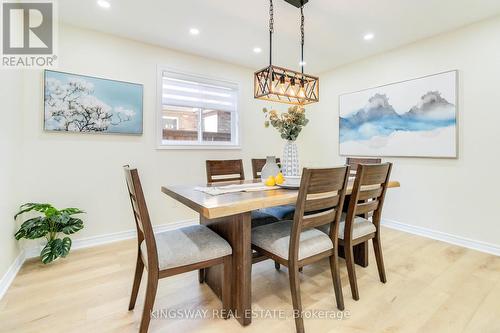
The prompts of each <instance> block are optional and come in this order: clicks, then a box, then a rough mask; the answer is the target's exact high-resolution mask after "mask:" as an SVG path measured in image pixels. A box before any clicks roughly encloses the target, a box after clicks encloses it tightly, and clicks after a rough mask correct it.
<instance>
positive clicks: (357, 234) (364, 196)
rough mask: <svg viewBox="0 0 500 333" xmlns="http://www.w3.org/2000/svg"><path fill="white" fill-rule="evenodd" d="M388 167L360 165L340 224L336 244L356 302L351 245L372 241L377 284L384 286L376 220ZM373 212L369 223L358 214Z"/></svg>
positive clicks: (383, 196) (378, 216)
mask: <svg viewBox="0 0 500 333" xmlns="http://www.w3.org/2000/svg"><path fill="white" fill-rule="evenodd" d="M391 169H392V164H391V163H384V164H373V165H368V164H360V165H359V166H358V172H357V174H356V179H355V180H354V185H353V189H352V193H351V197H350V199H349V208H348V210H347V215H346V217H345V221H343V222H341V223H340V234H339V243H340V244H341V245H343V246H344V252H345V259H346V265H347V272H348V273H349V284H350V285H351V293H352V298H353V299H355V300H359V291H358V283H357V280H356V271H355V264H354V250H353V249H354V246H356V245H358V244H361V243H364V242H366V241H367V240H370V239H371V240H372V241H373V249H374V251H375V259H376V261H377V268H378V274H379V277H380V281H381V282H382V283H386V281H387V278H386V275H385V268H384V259H383V256H382V245H381V241H380V220H381V216H382V207H383V206H384V199H385V193H386V191H387V186H388V183H389V177H390V175H391ZM370 212H373V217H372V221H370V220H368V219H366V218H363V217H360V216H359V215H362V214H366V213H370Z"/></svg>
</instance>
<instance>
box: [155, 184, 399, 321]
mask: <svg viewBox="0 0 500 333" xmlns="http://www.w3.org/2000/svg"><path fill="white" fill-rule="evenodd" d="M255 182H258V181H256V180H246V181H236V182H226V183H217V184H215V185H212V186H218V187H219V186H223V185H229V184H248V183H255ZM352 185H353V181H352V180H351V181H349V185H348V189H347V194H348V195H350V194H351V191H352ZM399 186H400V184H399V182H397V181H390V182H389V185H388V187H389V188H394V187H399ZM196 188H197V186H162V188H161V190H162V192H163V193H165V194H166V195H168V196H170V197H172V198H174V199H175V200H177V201H179V202H181V203H183V204H184V205H186V206H188V207H189V208H191V209H193V210H194V211H196V212H197V213H199V215H200V224H203V225H206V226H208V227H209V228H210V229H212V230H213V231H215V232H216V233H217V234H219V235H220V236H222V237H223V238H224V239H226V240H227V241H228V242H229V244H230V245H231V246H232V248H233V260H232V263H233V267H232V268H233V270H232V280H231V288H232V291H231V312H232V315H233V316H234V317H235V318H236V319H237V320H238V321H239V322H240V324H241V325H243V326H246V325H249V324H250V323H251V319H252V313H251V309H252V296H251V290H252V288H251V269H252V249H251V235H252V233H251V212H252V211H254V210H257V209H261V208H269V207H274V206H281V205H289V204H295V203H296V201H297V195H298V190H289V189H273V190H266V191H249V192H235V193H226V194H221V195H211V194H207V193H205V192H202V191H200V190H199V189H196ZM342 250H343V249H339V253H340V254H342V253H343V251H342ZM354 255H355V261H356V263H357V264H359V265H361V266H364V267H366V266H367V265H368V244H367V242H366V243H362V244H360V245H358V246H357V247H356V248H355V249H354ZM205 282H206V283H207V284H208V285H209V286H210V287H211V288H212V290H213V291H214V292H215V293H216V294H217V295H218V297H219V298H221V291H222V289H221V286H222V269H221V267H219V266H215V267H212V268H210V269H207V270H206V272H205Z"/></svg>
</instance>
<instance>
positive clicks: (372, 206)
mask: <svg viewBox="0 0 500 333" xmlns="http://www.w3.org/2000/svg"><path fill="white" fill-rule="evenodd" d="M379 204H380V202H379V201H378V200H372V201H367V202H361V203H358V205H357V206H356V215H360V214H366V213H370V212H374V211H376V210H377V208H378V205H379Z"/></svg>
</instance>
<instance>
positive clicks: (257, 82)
mask: <svg viewBox="0 0 500 333" xmlns="http://www.w3.org/2000/svg"><path fill="white" fill-rule="evenodd" d="M285 1H286V2H288V3H290V4H291V5H293V6H295V7H297V8H300V35H301V57H300V58H301V61H300V66H301V71H300V72H297V71H294V70H291V69H287V68H284V67H278V66H274V65H273V62H272V60H273V59H272V50H273V48H272V47H273V33H274V9H273V0H270V6H269V66H268V67H266V68H263V69H261V70H259V71H257V72H255V74H254V98H258V99H263V100H267V101H274V102H280V103H287V104H295V105H305V104H310V103H316V102H319V78H318V77H315V76H312V75H309V74H305V73H304V64H305V62H304V39H305V38H304V5H305V4H306V3H307V2H308V0H285Z"/></svg>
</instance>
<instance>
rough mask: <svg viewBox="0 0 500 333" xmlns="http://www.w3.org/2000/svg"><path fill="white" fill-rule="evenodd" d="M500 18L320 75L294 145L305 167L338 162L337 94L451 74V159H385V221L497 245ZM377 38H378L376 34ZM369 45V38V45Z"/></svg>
mask: <svg viewBox="0 0 500 333" xmlns="http://www.w3.org/2000/svg"><path fill="white" fill-rule="evenodd" d="M498 36H500V18H496V19H493V20H489V21H485V22H482V23H478V24H475V25H472V26H469V27H465V28H463V29H460V30H457V31H454V32H451V33H448V34H444V35H440V36H437V37H434V38H432V39H427V40H424V41H420V42H417V43H414V44H411V45H408V46H406V47H403V48H400V49H397V50H394V51H392V52H388V53H384V54H381V55H379V56H375V57H371V58H369V59H366V60H363V61H360V62H356V63H353V64H350V65H348V66H344V67H341V68H339V69H336V70H333V71H330V72H327V73H323V74H322V75H320V78H321V92H320V93H321V102H320V103H319V104H317V105H315V106H313V107H310V108H309V117H310V119H311V126H310V127H309V128H307V129H306V133H305V134H306V135H305V136H304V137H303V140H302V142H301V148H302V149H301V152H302V157H303V159H304V160H307V161H309V162H310V163H311V164H312V165H329V164H336V163H342V162H344V161H345V158H344V157H340V156H339V154H338V96H339V94H342V93H347V92H352V91H358V90H361V89H365V88H371V87H374V86H379V85H383V84H387V83H391V82H397V81H401V80H406V79H410V78H415V77H421V76H424V75H428V74H433V73H438V72H443V71H446V70H453V69H458V70H459V158H458V159H448V160H447V159H425V158H391V159H385V160H387V161H392V162H394V168H393V176H392V178H393V179H396V180H399V181H400V182H401V188H400V189H396V190H391V191H389V194H388V198H387V200H386V207H385V212H384V216H385V218H387V219H390V220H394V221H398V222H401V223H404V224H409V225H412V226H416V227H423V228H428V229H432V230H435V231H441V232H445V233H449V234H451V235H454V236H459V237H465V238H469V239H472V240H476V241H482V242H487V243H491V244H494V245H497V246H500V223H499V222H500V220H499V218H498V207H500V205H499V199H500V196H499V192H498V189H499V188H500V176H499V173H498V168H499V165H500V149H499V145H500V130H499V124H500V106H499V105H500V104H499V102H498V101H499V94H500V43H499V39H498ZM380 38H383V36H380ZM376 42H377V41H376V40H374V41H373V43H376Z"/></svg>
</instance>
